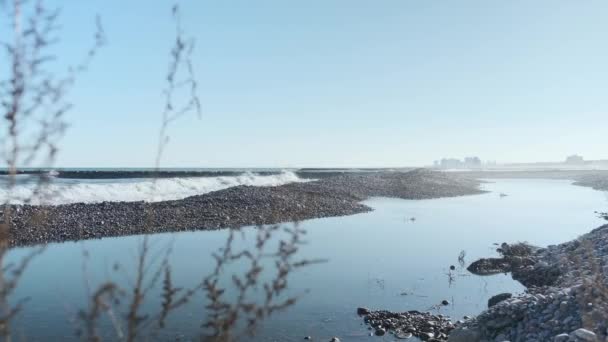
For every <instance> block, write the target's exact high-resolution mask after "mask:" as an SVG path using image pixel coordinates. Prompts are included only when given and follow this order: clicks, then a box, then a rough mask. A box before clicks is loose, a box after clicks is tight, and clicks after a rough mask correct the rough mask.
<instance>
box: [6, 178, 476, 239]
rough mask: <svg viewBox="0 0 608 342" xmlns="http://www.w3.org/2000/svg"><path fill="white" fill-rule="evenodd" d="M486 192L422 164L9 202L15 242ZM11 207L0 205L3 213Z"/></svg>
mask: <svg viewBox="0 0 608 342" xmlns="http://www.w3.org/2000/svg"><path fill="white" fill-rule="evenodd" d="M479 193H483V191H481V190H479V182H478V181H476V180H471V179H467V178H462V177H458V176H456V175H449V174H445V173H441V172H434V171H429V170H425V169H416V170H412V171H408V172H388V171H384V172H362V173H338V174H332V175H328V176H326V177H324V178H321V179H318V180H315V181H310V182H305V183H290V184H286V185H281V186H274V187H253V186H237V187H232V188H228V189H225V190H220V191H215V192H212V193H208V194H204V195H199V196H192V197H188V198H185V199H182V200H175V201H164V202H103V203H88V204H85V203H76V204H66V205H57V206H31V205H14V206H11V207H10V208H9V210H10V213H9V215H8V216H9V219H10V242H9V244H10V246H27V245H34V244H45V243H49V242H62V241H77V240H83V239H92V238H102V237H111V236H125V235H135V234H149V233H160V232H173V231H186V230H210V229H220V228H228V227H241V226H248V225H260V224H274V223H282V222H294V221H301V220H306V219H312V218H321V217H330V216H343V215H352V214H356V213H362V212H367V211H370V210H371V208H369V207H368V206H366V205H364V204H362V203H361V202H362V201H363V200H365V199H367V198H369V197H374V196H383V197H396V198H403V199H428V198H439V197H452V196H463V195H472V194H479ZM4 215H5V212H4V211H2V213H0V220H4Z"/></svg>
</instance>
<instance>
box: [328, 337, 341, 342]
mask: <svg viewBox="0 0 608 342" xmlns="http://www.w3.org/2000/svg"><path fill="white" fill-rule="evenodd" d="M329 342H340V339H339V338H337V337H332V338H331V340H329Z"/></svg>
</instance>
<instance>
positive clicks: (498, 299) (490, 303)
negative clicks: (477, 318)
mask: <svg viewBox="0 0 608 342" xmlns="http://www.w3.org/2000/svg"><path fill="white" fill-rule="evenodd" d="M511 297H513V294H511V293H508V292H506V293H500V294H497V295H496V296H493V297H492V298H490V299H489V300H488V308H491V307H493V306H494V305H496V304H498V303H500V302H502V301H504V300H507V299H509V298H511Z"/></svg>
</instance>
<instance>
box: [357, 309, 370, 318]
mask: <svg viewBox="0 0 608 342" xmlns="http://www.w3.org/2000/svg"><path fill="white" fill-rule="evenodd" d="M368 313H369V309H368V308H357V315H361V316H363V315H367V314H368Z"/></svg>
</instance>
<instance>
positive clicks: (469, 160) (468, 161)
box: [464, 157, 481, 168]
mask: <svg viewBox="0 0 608 342" xmlns="http://www.w3.org/2000/svg"><path fill="white" fill-rule="evenodd" d="M464 165H465V166H466V167H468V168H480V167H481V159H479V157H466V158H464Z"/></svg>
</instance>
